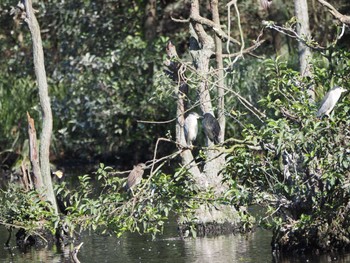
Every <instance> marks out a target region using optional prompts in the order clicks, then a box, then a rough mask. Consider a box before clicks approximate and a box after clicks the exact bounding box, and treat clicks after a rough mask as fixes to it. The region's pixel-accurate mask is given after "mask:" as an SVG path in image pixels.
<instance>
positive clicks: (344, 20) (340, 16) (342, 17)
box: [317, 0, 350, 25]
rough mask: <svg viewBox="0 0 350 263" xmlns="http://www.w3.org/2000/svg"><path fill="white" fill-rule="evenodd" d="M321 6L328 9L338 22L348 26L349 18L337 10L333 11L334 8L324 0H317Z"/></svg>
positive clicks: (349, 23)
mask: <svg viewBox="0 0 350 263" xmlns="http://www.w3.org/2000/svg"><path fill="white" fill-rule="evenodd" d="M317 1H318V2H319V3H320V4H321V5H323V6H325V7H327V8H328V10H329V12H330V13H331V14H332V15H333V16H334V17H335V18H336V19H338V20H339V21H340V22H342V23H344V24H347V25H350V16H346V15H343V14H341V13H340V12H339V11H338V10H337V9H335V7H334V6H332V5H331V4H330V3H328V2H327V1H325V0H317Z"/></svg>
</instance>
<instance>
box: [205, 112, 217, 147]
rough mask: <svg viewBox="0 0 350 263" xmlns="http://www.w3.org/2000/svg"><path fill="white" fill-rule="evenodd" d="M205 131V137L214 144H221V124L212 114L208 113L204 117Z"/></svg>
mask: <svg viewBox="0 0 350 263" xmlns="http://www.w3.org/2000/svg"><path fill="white" fill-rule="evenodd" d="M202 124H203V129H204V133H205V135H206V136H207V137H208V138H209V140H211V141H212V142H214V144H218V143H219V135H220V132H221V129H220V125H219V122H218V121H217V119H215V117H214V115H213V114H211V113H210V112H206V113H204V115H203V122H202Z"/></svg>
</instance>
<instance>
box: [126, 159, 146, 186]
mask: <svg viewBox="0 0 350 263" xmlns="http://www.w3.org/2000/svg"><path fill="white" fill-rule="evenodd" d="M145 168H146V165H145V164H144V163H139V164H138V165H136V166H135V165H134V169H132V170H131V172H130V173H129V175H128V182H127V185H126V187H127V189H130V190H131V192H132V193H134V192H133V190H132V189H133V188H134V187H135V186H136V185H138V184H139V183H140V182H141V180H142V175H143V173H144V172H145Z"/></svg>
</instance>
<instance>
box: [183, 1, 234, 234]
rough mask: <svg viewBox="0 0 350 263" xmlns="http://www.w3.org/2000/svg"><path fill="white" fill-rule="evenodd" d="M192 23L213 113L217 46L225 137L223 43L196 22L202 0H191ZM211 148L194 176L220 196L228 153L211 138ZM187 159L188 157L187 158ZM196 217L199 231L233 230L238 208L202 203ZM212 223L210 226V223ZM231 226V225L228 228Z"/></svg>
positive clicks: (205, 101)
mask: <svg viewBox="0 0 350 263" xmlns="http://www.w3.org/2000/svg"><path fill="white" fill-rule="evenodd" d="M211 4H212V11H213V17H214V16H215V18H214V19H215V20H214V22H215V23H216V24H217V25H216V26H218V27H220V20H219V14H218V9H217V5H218V2H217V0H213V1H212V2H211ZM190 16H191V18H192V19H191V24H190V35H191V36H190V52H191V55H192V59H193V64H194V65H195V68H196V71H197V75H198V76H199V77H200V80H199V83H198V84H197V90H198V94H199V101H200V107H201V110H202V112H203V113H205V112H211V113H213V106H212V100H211V96H210V93H209V90H210V87H209V74H210V72H209V62H210V58H211V56H212V55H213V54H214V52H213V51H214V50H216V55H217V57H216V61H217V67H218V69H219V73H218V75H216V78H217V79H218V82H217V83H218V94H219V99H218V109H219V123H220V126H221V130H222V134H221V136H220V138H219V139H220V141H221V142H222V141H223V140H224V129H225V116H224V98H223V88H224V77H223V64H222V56H221V52H222V43H221V40H220V39H219V38H217V39H215V42H214V40H213V38H212V37H211V36H210V35H208V34H207V33H206V31H205V29H204V27H203V25H202V24H200V23H197V22H195V21H196V19H195V18H198V17H200V14H199V2H198V0H193V1H192V2H191V15H190ZM207 142H208V143H207V145H208V149H207V150H206V151H205V154H206V160H207V161H206V163H205V165H204V168H203V171H202V172H201V173H199V174H196V175H194V180H195V182H196V185H197V186H198V187H199V189H202V190H203V191H206V190H207V189H208V188H212V189H214V191H215V194H216V196H220V195H222V194H223V193H224V192H225V191H226V190H227V186H226V185H224V184H223V183H222V179H223V177H222V174H221V173H220V172H221V171H222V169H223V168H224V166H225V156H224V155H223V154H222V152H221V150H220V149H217V148H215V147H213V143H212V142H211V141H210V140H209V139H208V138H207ZM183 162H186V160H183ZM196 217H197V218H198V221H197V224H198V227H197V231H198V232H199V233H198V234H199V235H204V234H206V233H208V229H209V228H210V232H212V233H222V232H223V229H224V228H225V231H232V228H235V227H236V223H237V214H236V211H235V209H234V208H233V207H232V206H230V205H222V204H217V205H215V207H214V205H211V206H208V205H202V206H200V207H199V208H198V209H197V211H196ZM209 226H210V227H209ZM227 227H228V228H227Z"/></svg>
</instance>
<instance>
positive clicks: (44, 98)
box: [24, 0, 58, 213]
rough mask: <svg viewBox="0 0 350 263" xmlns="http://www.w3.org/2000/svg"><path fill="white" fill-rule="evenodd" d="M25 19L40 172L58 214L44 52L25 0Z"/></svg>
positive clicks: (50, 200)
mask: <svg viewBox="0 0 350 263" xmlns="http://www.w3.org/2000/svg"><path fill="white" fill-rule="evenodd" d="M24 4H25V10H26V17H25V22H26V23H27V24H28V27H29V30H30V33H31V36H32V42H33V60H34V69H35V75H36V79H37V82H38V88H39V98H40V105H41V108H42V118H43V120H42V121H43V125H42V131H41V135H40V168H41V169H40V170H41V175H42V179H43V185H44V188H45V193H46V195H47V200H48V201H49V202H51V204H52V206H53V208H54V210H55V211H56V213H58V209H57V203H56V198H55V194H54V192H53V186H52V180H51V173H50V160H49V154H50V140H51V133H52V112H51V105H50V98H49V95H48V86H47V79H46V71H45V65H44V51H43V46H42V40H41V35H40V27H39V24H38V21H37V19H36V17H35V15H34V11H33V7H32V1H31V0H25V1H24Z"/></svg>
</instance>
